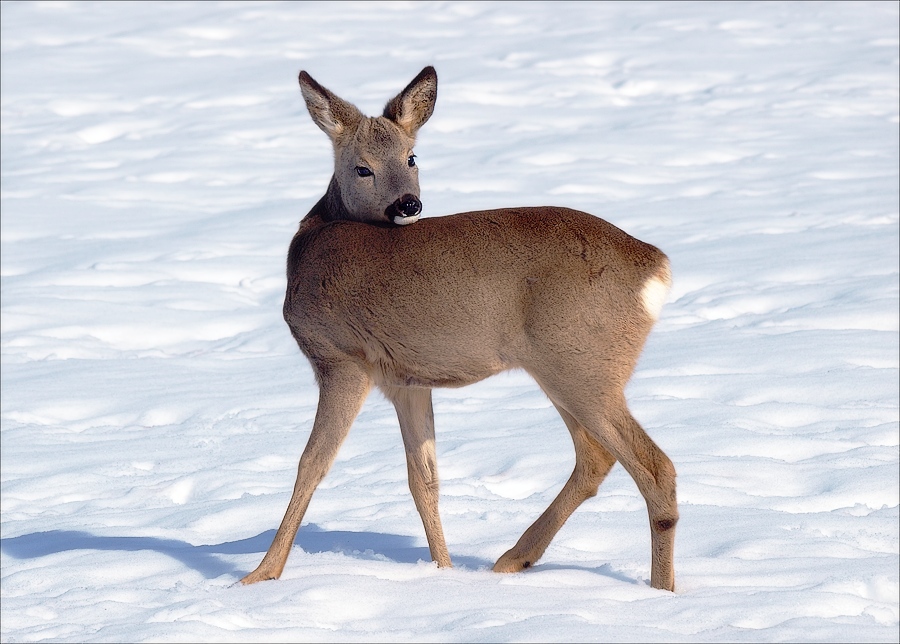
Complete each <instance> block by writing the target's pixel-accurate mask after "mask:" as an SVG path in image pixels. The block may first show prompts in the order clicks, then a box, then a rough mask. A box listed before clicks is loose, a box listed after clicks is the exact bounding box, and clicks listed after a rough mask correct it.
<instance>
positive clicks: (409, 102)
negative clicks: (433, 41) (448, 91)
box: [384, 65, 437, 136]
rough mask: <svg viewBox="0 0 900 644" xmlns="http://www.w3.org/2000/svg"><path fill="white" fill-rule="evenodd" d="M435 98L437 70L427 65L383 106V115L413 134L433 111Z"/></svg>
mask: <svg viewBox="0 0 900 644" xmlns="http://www.w3.org/2000/svg"><path fill="white" fill-rule="evenodd" d="M436 100H437V72H436V71H434V67H432V66H430V65H429V66H428V67H426V68H425V69H423V70H422V71H421V72H419V75H418V76H416V77H415V78H414V79H412V82H411V83H410V84H409V85H407V86H406V89H404V90H403V91H402V92H400V93H399V94H397V95H396V96H395V97H394V98H392V99H391V100H390V101H388V104H387V105H385V106H384V117H385V118H388V119H390V120H392V121H393V122H394V123H396V124H397V125H399V126H400V127H401V128H402V129H403V130H404V131H405V132H406V133H407V134H409V135H410V136H415V135H416V132H418V131H419V128H420V127H422V126H423V125H424V124H425V121H427V120H428V119H429V118H430V117H431V113H432V112H434V102H435V101H436Z"/></svg>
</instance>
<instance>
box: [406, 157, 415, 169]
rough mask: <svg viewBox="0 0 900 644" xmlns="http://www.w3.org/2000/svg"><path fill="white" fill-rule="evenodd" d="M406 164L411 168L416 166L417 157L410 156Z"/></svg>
mask: <svg viewBox="0 0 900 644" xmlns="http://www.w3.org/2000/svg"><path fill="white" fill-rule="evenodd" d="M406 163H407V164H408V165H409V167H410V168H411V167H413V166H414V165H416V155H415V154H410V155H409V158H408V159H407V160H406Z"/></svg>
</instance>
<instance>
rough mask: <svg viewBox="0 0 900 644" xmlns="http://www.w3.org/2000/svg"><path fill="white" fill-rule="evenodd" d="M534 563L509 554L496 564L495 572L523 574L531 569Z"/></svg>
mask: <svg viewBox="0 0 900 644" xmlns="http://www.w3.org/2000/svg"><path fill="white" fill-rule="evenodd" d="M532 563H533V562H532V561H529V560H527V559H523V558H522V557H514V556H512V555H510V554H509V553H508V552H507V553H506V554H505V555H503V556H502V557H500V558H499V559H498V560H497V563H495V564H494V572H522V571H523V570H526V569H528V568H531V565H532Z"/></svg>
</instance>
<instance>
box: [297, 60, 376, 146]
mask: <svg viewBox="0 0 900 644" xmlns="http://www.w3.org/2000/svg"><path fill="white" fill-rule="evenodd" d="M300 92H301V93H302V94H303V100H304V101H306V109H308V110H309V115H310V116H311V117H312V120H313V122H314V123H315V124H316V125H318V126H319V128H321V130H322V131H323V132H325V134H327V135H328V136H329V137H330V138H331V140H332V141H334V140H335V139H337V138H338V137H339V136H340V135H341V134H342V133H344V132H346V131H347V130H352V129H355V127H356V125H357V124H358V123H359V122H360V121H361V120H362V118H363V115H362V113H361V112H360V111H359V110H358V109H356V106H354V105H353V104H352V103H348V102H347V101H345V100H344V99H342V98H340V97H338V96H335V95H334V94H332V93H331V92H330V91H328V90H327V89H325V88H324V87H322V86H321V85H319V84H318V83H317V82H316V81H315V79H314V78H313V77H312V76H310V75H309V74H307V73H306V72H300Z"/></svg>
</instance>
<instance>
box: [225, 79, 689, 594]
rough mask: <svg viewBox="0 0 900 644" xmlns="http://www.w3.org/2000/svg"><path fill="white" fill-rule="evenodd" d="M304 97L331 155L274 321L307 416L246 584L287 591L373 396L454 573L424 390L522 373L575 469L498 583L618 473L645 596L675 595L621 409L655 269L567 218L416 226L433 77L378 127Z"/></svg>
mask: <svg viewBox="0 0 900 644" xmlns="http://www.w3.org/2000/svg"><path fill="white" fill-rule="evenodd" d="M299 82H300V91H301V93H302V96H303V99H304V101H305V103H306V107H307V109H308V111H309V114H310V116H311V117H312V120H313V122H314V123H315V124H316V125H317V126H318V127H319V128H320V129H321V130H322V131H323V132H325V134H326V135H328V137H329V138H330V140H331V143H332V145H333V149H334V174H333V175H332V177H331V179H330V181H329V183H328V187H327V190H326V192H325V194H324V196H322V198H321V199H319V201H318V202H317V203H316V204H315V205H314V206H313V207H312V209H311V210H310V211H309V213H308V214H307V215H306V216H305V217H304V218H303V219H302V220H301V222H300V225H299V229H298V230H297V233H296V234H295V235H294V237H293V239H292V241H291V243H290V247H289V250H288V254H287V290H286V293H285V299H284V310H283V314H284V319H285V321H286V323H287V325H288V327H289V329H290V332H291V334H292V335H293V337H294V339H295V340H296V342H297V345H298V346H299V348H300V351H301V352H302V353H303V354H304V355H305V356H306V358H307V359H308V360H309V363H310V365H311V367H312V370H313V372H314V375H315V379H316V382H317V385H318V387H319V399H318V405H317V409H316V414H315V418H314V421H313V424H312V429H311V431H310V435H309V439H308V442H307V445H306V447H305V449H304V450H303V453H302V455H301V457H300V462H299V465H298V470H297V478H296V481H295V483H294V488H293V492H292V494H291V498H290V502H289V503H288V507H287V510H286V512H285V515H284V518H283V520H282V522H281V524H280V526H279V528H278V530H277V532H276V534H275V537H274V539H273V541H272V544H271V546H270V547H269V549H268V551H267V552H266V554H265V556H264V557H263V559H262V561H261V562H260V564H259V566H258V567H257V568H256V569H255V570H253V571H252V572H251V573H249V574H247V575H246V576H245V577H244V578H243V579H241V582H242V583H243V584H253V583H256V582H259V581H263V580H270V579H278V578H279V577H280V576H281V573H282V571H283V570H284V566H285V564H286V562H287V558H288V555H289V553H290V551H291V548H292V546H293V542H294V538H295V537H296V534H297V530H298V528H299V526H300V522H301V521H302V519H303V516H304V514H305V512H306V509H307V507H308V505H309V502H310V499H311V497H312V494H313V492H314V491H315V489H316V487H317V486H318V485H319V483H320V482H321V481H322V479H323V478H324V477H325V475H326V473H327V472H328V470H329V469H330V467H331V465H332V463H333V461H334V459H335V457H336V455H337V452H338V449H339V448H340V446H341V443H342V442H343V440H344V439H345V437H346V436H347V435H348V432H349V430H350V427H351V425H352V423H353V421H354V419H355V418H356V416H357V414H358V413H359V411H360V409H361V407H362V404H363V401H364V400H365V399H366V397H367V395H368V393H369V392H370V390H371V389H372V388H373V387H377V388H378V389H380V390H381V392H382V393H383V394H384V396H385V397H386V398H387V399H388V400H389V401H390V402H391V403H392V404H393V406H394V408H395V409H396V413H397V418H398V420H399V424H400V432H401V435H402V438H403V445H404V449H405V452H406V461H407V470H408V478H409V488H410V491H411V493H412V497H413V501H414V502H415V506H416V509H417V510H418V512H419V515H420V516H421V519H422V523H423V525H424V527H425V536H426V539H427V541H428V548H429V551H430V554H431V558H432V559H433V561H434V562H436V564H437V566H438V567H449V566H451V561H450V554H449V552H448V550H447V544H446V541H445V538H444V533H443V528H442V526H441V519H440V516H439V513H438V488H439V481H438V469H437V459H436V456H435V428H434V412H433V408H432V389H433V388H435V387H462V386H465V385H468V384H472V383H475V382H478V381H480V380H483V379H485V378H487V377H489V376H492V375H495V374H497V373H499V372H502V371H504V370H508V369H520V370H524V371H525V372H527V373H528V374H529V375H530V376H531V377H532V378H533V379H534V380H535V381H536V382H537V384H538V385H539V386H540V388H541V389H542V390H543V392H544V393H545V394H546V396H547V397H548V398H549V399H550V401H551V403H552V404H553V405H554V406H555V408H556V409H557V411H558V412H559V414H560V416H561V417H562V420H563V423H564V424H565V426H566V428H567V429H568V430H569V433H570V434H571V437H572V441H573V443H574V447H575V469H574V471H573V472H572V474H571V476H570V477H569V479H568V481H567V482H566V483H565V485H564V486H563V488H562V490H561V491H560V492H559V494H558V496H557V497H556V498H555V499H554V500H553V502H552V503H551V504H550V506H549V507H548V508H547V509H546V511H545V512H544V513H543V514H542V515H541V516H540V517H539V518H538V519H537V520H536V521H535V522H534V523H533V524H532V525H531V526H530V527H529V528H528V529H527V530H526V531H525V532H524V534H523V535H522V536H521V538H520V539H519V540H518V542H517V543H516V544H515V545H514V546H513V547H512V548H511V549H510V550H508V551H507V552H506V553H504V554H503V555H502V556H501V557H500V558H499V559H498V560H497V562H496V564H495V565H494V567H493V570H494V571H496V572H503V573H512V572H519V571H523V570H525V569H527V568H529V567H531V566H533V565H534V564H535V562H537V561H538V560H539V559H540V558H541V556H542V555H543V554H544V551H545V550H546V548H547V546H548V545H549V544H550V541H551V540H552V539H553V537H554V536H555V535H556V533H557V532H558V531H559V529H560V528H561V527H562V525H563V524H564V523H565V522H566V520H567V519H568V518H569V516H570V515H571V514H572V513H573V512H574V511H575V509H576V508H577V507H578V506H579V505H581V503H582V502H584V501H585V500H586V499H588V498H590V497H593V496H595V495H596V494H597V490H598V487H599V485H600V483H601V482H602V481H603V479H604V478H605V477H606V475H607V473H608V472H609V471H610V469H611V468H612V466H613V465H614V464H615V463H616V461H618V462H619V463H621V464H622V466H623V467H624V468H625V470H626V471H627V472H628V474H629V475H630V476H631V477H632V478H633V479H634V481H635V483H636V485H637V488H638V490H639V491H640V493H641V495H642V496H643V498H644V500H645V501H646V505H647V511H648V514H649V520H650V535H651V575H650V586H651V587H653V588H657V589H663V590H668V591H674V588H675V573H674V567H673V550H674V538H675V524H676V522H677V521H678V508H677V503H676V495H675V468H674V466H673V464H672V461H671V460H670V459H669V458H668V457H667V456H666V455H665V454H664V453H663V451H662V450H661V449H660V448H659V447H658V446H657V445H656V443H654V442H653V440H652V439H651V438H650V437H649V436H648V435H647V433H646V432H645V431H644V429H643V428H642V427H641V425H640V424H638V422H637V421H636V420H635V419H634V417H633V416H632V414H631V412H630V411H629V409H628V406H627V404H626V400H625V393H624V390H625V385H626V383H627V382H628V380H629V379H630V377H631V375H632V372H633V371H634V369H635V366H636V364H637V361H638V357H639V355H640V353H641V351H642V349H643V345H644V343H645V340H646V338H647V336H648V335H649V333H650V330H651V328H652V327H653V325H654V323H655V322H656V321H657V319H658V317H659V315H660V311H661V308H662V306H663V304H664V302H665V299H666V297H667V294H668V292H669V289H670V286H671V270H670V265H669V260H668V258H667V257H666V255H665V254H664V253H663V252H662V251H660V250H659V249H658V248H656V247H655V246H652V245H650V244H647V243H644V242H642V241H639V240H638V239H635V238H634V237H632V236H630V235H628V234H627V233H625V232H624V231H622V230H621V229H619V228H617V227H616V226H614V225H612V224H610V223H608V222H606V221H604V220H603V219H601V218H599V217H596V216H594V215H591V214H588V213H585V212H580V211H577V210H572V209H569V208H563V207H549V206H547V207H522V208H501V209H495V210H482V211H474V212H464V213H459V214H454V215H446V216H437V217H428V218H424V219H421V218H420V215H421V213H422V202H421V201H420V199H419V180H418V166H417V165H416V155H415V154H414V152H413V145H414V143H415V139H416V134H417V132H418V130H419V129H420V128H421V127H422V125H424V124H425V122H426V121H428V119H429V118H430V117H431V115H432V112H433V111H434V106H435V101H436V98H437V73H436V72H435V70H434V68H433V67H431V66H428V67H425V68H424V69H423V70H422V71H421V72H420V73H419V74H418V75H417V76H416V77H415V78H414V79H413V80H412V81H411V82H410V83H409V85H407V86H406V88H404V89H403V91H401V92H400V93H399V94H398V95H397V96H395V97H394V98H392V99H391V100H390V101H388V103H387V104H386V106H385V108H384V111H383V114H382V115H381V116H377V117H367V116H364V115H363V114H362V113H361V112H360V111H359V109H357V108H356V107H355V106H354V105H353V104H352V103H350V102H347V101H345V100H343V99H341V98H339V97H338V96H337V95H335V94H333V93H332V92H331V91H329V90H328V89H326V88H325V87H323V86H322V85H320V84H319V83H318V82H316V81H315V80H314V79H313V78H312V77H311V76H310V75H309V74H308V73H307V72H305V71H301V72H300V77H299Z"/></svg>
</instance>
